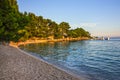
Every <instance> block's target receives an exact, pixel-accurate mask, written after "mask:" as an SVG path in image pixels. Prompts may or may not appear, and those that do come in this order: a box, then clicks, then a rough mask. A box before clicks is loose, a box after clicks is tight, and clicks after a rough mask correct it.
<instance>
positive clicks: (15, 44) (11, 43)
mask: <svg viewBox="0 0 120 80" xmlns="http://www.w3.org/2000/svg"><path fill="white" fill-rule="evenodd" d="M89 39H90V38H88V37H80V38H65V39H52V40H47V39H44V40H42V39H41V40H39V39H34V40H27V41H25V42H16V43H15V42H12V41H11V42H10V44H9V45H10V46H14V47H18V46H20V45H26V44H35V43H46V42H62V41H80V40H89Z"/></svg>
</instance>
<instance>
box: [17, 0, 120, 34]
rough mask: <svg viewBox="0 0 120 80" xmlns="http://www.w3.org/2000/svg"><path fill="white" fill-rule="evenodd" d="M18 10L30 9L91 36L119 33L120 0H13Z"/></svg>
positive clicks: (28, 10) (29, 10)
mask: <svg viewBox="0 0 120 80" xmlns="http://www.w3.org/2000/svg"><path fill="white" fill-rule="evenodd" d="M17 1H18V5H19V9H20V11H21V12H24V11H27V12H33V13H35V14H36V15H38V16H39V15H41V16H43V17H44V18H49V19H52V20H53V21H56V22H57V23H60V22H62V21H65V22H68V23H69V24H70V25H71V27H72V28H76V27H83V28H84V29H85V30H88V31H89V32H90V33H91V34H92V35H94V36H120V0H17Z"/></svg>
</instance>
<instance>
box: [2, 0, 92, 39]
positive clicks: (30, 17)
mask: <svg viewBox="0 0 120 80" xmlns="http://www.w3.org/2000/svg"><path fill="white" fill-rule="evenodd" d="M49 36H54V38H55V39H59V38H63V37H73V38H77V37H90V33H89V32H87V31H85V30H84V29H82V28H77V29H72V30H70V25H69V23H67V22H61V23H60V24H57V23H56V22H54V21H52V20H50V19H44V18H43V17H42V16H36V15H35V14H34V13H27V12H24V13H20V12H19V9H18V5H17V1H16V0H0V40H2V41H26V40H28V39H30V38H33V37H37V38H45V39H46V38H48V37H49Z"/></svg>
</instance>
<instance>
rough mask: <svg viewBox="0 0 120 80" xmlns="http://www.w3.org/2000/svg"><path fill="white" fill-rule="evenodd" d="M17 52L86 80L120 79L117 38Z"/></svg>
mask: <svg viewBox="0 0 120 80" xmlns="http://www.w3.org/2000/svg"><path fill="white" fill-rule="evenodd" d="M19 47H20V49H22V50H24V51H26V52H28V53H29V54H31V55H33V56H36V57H38V58H41V59H44V60H46V61H48V62H51V63H52V64H54V65H57V66H58V67H60V66H63V67H64V69H68V70H70V71H71V72H73V73H75V74H77V75H85V76H84V77H86V79H87V80H120V37H112V38H110V40H82V41H70V42H69V41H63V42H48V43H39V44H27V45H21V46H19Z"/></svg>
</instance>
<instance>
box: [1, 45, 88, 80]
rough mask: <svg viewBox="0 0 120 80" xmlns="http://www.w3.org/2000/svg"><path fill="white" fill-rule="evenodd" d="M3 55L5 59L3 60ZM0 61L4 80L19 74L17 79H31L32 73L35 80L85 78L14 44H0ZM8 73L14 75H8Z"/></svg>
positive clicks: (78, 79) (74, 79) (76, 79)
mask: <svg viewBox="0 0 120 80" xmlns="http://www.w3.org/2000/svg"><path fill="white" fill-rule="evenodd" d="M4 57H5V59H7V60H5V62H4ZM1 63H2V65H0V72H1V73H0V75H1V76H0V79H4V80H14V79H15V80H16V79H19V78H18V77H20V75H24V76H23V77H22V76H21V78H22V79H19V80H33V79H30V78H29V77H31V78H34V77H33V75H34V74H36V75H34V76H36V77H37V78H36V80H86V79H84V78H82V76H76V75H75V74H72V73H70V72H69V71H65V70H64V69H62V68H59V67H57V66H54V65H52V64H51V63H49V62H47V61H45V60H42V59H39V58H37V57H35V56H33V55H30V54H28V53H27V52H24V51H23V50H20V49H19V48H18V47H17V48H16V47H15V46H4V45H0V64H1ZM8 63H9V64H8ZM21 63H22V64H21ZM5 65H7V66H5ZM12 69H13V70H12ZM4 70H5V71H6V70H7V71H8V72H7V71H6V72H5V71H4ZM4 72H5V73H4ZM15 73H16V74H15ZM10 74H14V75H11V76H9V75H10ZM18 74H19V75H18ZM53 75H54V76H53ZM5 76H7V77H5ZM8 78H14V79H8ZM27 78H29V79H27ZM40 78H41V79H40Z"/></svg>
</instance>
